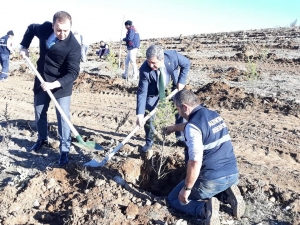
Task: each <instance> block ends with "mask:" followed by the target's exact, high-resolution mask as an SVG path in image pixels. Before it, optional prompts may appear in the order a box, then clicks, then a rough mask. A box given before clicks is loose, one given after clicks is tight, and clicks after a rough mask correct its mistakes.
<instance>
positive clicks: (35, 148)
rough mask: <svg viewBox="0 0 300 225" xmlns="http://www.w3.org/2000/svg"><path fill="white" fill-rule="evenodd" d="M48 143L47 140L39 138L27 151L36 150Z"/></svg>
mask: <svg viewBox="0 0 300 225" xmlns="http://www.w3.org/2000/svg"><path fill="white" fill-rule="evenodd" d="M45 145H48V140H45V139H41V140H37V142H36V143H35V144H34V145H33V146H32V147H31V148H30V149H29V151H30V152H31V151H38V150H39V149H40V148H41V147H43V146H45Z"/></svg>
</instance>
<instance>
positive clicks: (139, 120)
mask: <svg viewBox="0 0 300 225" xmlns="http://www.w3.org/2000/svg"><path fill="white" fill-rule="evenodd" d="M136 125H138V126H140V127H143V126H144V125H145V122H144V115H143V114H139V115H137V118H136Z"/></svg>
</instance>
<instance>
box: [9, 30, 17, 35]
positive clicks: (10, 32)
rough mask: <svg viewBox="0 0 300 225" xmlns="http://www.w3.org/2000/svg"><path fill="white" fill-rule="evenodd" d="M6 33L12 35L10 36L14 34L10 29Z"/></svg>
mask: <svg viewBox="0 0 300 225" xmlns="http://www.w3.org/2000/svg"><path fill="white" fill-rule="evenodd" d="M7 35H12V36H14V35H15V34H14V32H13V31H12V30H10V31H8V32H7Z"/></svg>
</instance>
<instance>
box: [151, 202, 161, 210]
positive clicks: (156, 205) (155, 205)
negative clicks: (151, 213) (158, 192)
mask: <svg viewBox="0 0 300 225" xmlns="http://www.w3.org/2000/svg"><path fill="white" fill-rule="evenodd" d="M153 207H154V209H160V208H161V207H162V205H161V204H159V203H158V202H156V203H155V204H154V205H153Z"/></svg>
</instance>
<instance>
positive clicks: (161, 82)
mask: <svg viewBox="0 0 300 225" xmlns="http://www.w3.org/2000/svg"><path fill="white" fill-rule="evenodd" d="M159 72H160V74H159V78H158V82H159V99H160V100H163V99H164V98H165V97H166V94H165V81H164V76H163V68H161V67H160V68H159Z"/></svg>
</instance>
